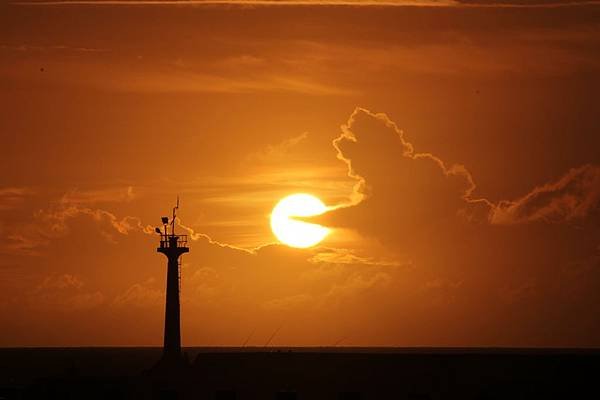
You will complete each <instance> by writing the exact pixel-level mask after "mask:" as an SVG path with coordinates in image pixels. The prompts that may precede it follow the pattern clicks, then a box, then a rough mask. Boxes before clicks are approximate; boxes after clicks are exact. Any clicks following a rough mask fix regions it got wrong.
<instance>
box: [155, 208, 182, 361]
mask: <svg viewBox="0 0 600 400" xmlns="http://www.w3.org/2000/svg"><path fill="white" fill-rule="evenodd" d="M178 209H179V196H178V197H177V204H176V205H175V207H173V216H172V217H171V219H170V220H169V217H162V223H163V229H164V230H162V229H161V228H156V232H157V233H158V234H160V245H159V247H158V248H157V249H156V251H157V252H159V253H162V254H164V255H165V256H167V283H166V289H167V290H166V302H165V332H164V344H163V355H162V358H161V359H160V361H159V363H158V365H157V366H159V367H160V366H163V367H174V366H179V365H184V359H183V357H182V354H181V321H180V319H181V318H180V307H179V292H180V288H181V255H182V254H184V253H188V252H189V251H190V249H189V248H188V247H187V235H179V234H175V221H176V218H177V214H176V213H177V210H178ZM169 228H171V229H170V230H169Z"/></svg>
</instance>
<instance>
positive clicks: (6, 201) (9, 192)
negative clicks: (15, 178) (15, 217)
mask: <svg viewBox="0 0 600 400" xmlns="http://www.w3.org/2000/svg"><path fill="white" fill-rule="evenodd" d="M32 194H34V191H33V190H32V189H30V188H25V187H5V188H0V211H1V210H9V209H12V208H15V207H17V206H18V205H19V204H21V203H22V202H23V201H24V200H25V199H26V198H27V197H28V196H30V195H32Z"/></svg>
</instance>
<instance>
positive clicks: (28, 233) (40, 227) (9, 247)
mask: <svg viewBox="0 0 600 400" xmlns="http://www.w3.org/2000/svg"><path fill="white" fill-rule="evenodd" d="M132 196H133V192H132V191H131V188H128V189H126V190H125V191H124V192H120V191H113V190H108V191H106V190H98V191H85V192H80V191H71V192H68V193H67V194H65V195H63V196H62V197H61V198H60V199H59V200H57V201H55V202H53V203H52V204H51V205H50V206H48V207H45V208H41V209H38V210H36V211H35V212H34V213H33V216H30V217H29V219H27V218H22V219H19V220H17V221H13V223H12V224H10V225H8V226H6V227H5V229H3V231H4V240H3V242H2V245H1V246H0V251H1V252H3V253H5V254H13V255H31V256H39V255H40V254H41V249H42V248H44V247H46V246H48V245H49V244H50V243H51V242H52V240H55V239H59V238H62V237H65V236H67V235H68V234H69V233H70V223H71V222H72V221H74V220H76V219H77V218H81V217H84V218H89V219H90V220H91V221H93V222H95V223H96V224H97V226H98V227H99V229H100V233H101V234H102V235H103V237H104V238H105V239H106V240H107V241H109V242H111V243H115V237H114V234H118V235H129V234H130V233H133V232H139V233H144V234H152V233H153V232H154V228H153V227H151V226H148V225H144V224H143V223H142V221H141V219H140V218H139V217H135V216H129V215H127V216H124V217H118V216H117V215H115V214H114V213H112V212H110V211H107V210H104V209H101V208H95V207H90V205H92V204H94V203H96V202H99V203H109V202H120V203H123V202H128V201H129V200H130V199H131V198H132Z"/></svg>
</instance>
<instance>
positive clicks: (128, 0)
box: [13, 0, 459, 7]
mask: <svg viewBox="0 0 600 400" xmlns="http://www.w3.org/2000/svg"><path fill="white" fill-rule="evenodd" d="M13 4H19V5H111V6H115V5H117V6H119V5H126V6H164V5H176V6H186V5H187V6H215V5H241V6H298V5H311V6H312V5H317V6H319V5H324V6H359V7H364V6H370V7H405V6H423V7H432V6H434V7H435V6H452V5H458V4H459V2H457V1H454V0H71V1H70V0H62V1H61V0H58V1H52V0H50V1H45V0H41V1H16V2H13Z"/></svg>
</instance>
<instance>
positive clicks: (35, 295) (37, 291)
mask: <svg viewBox="0 0 600 400" xmlns="http://www.w3.org/2000/svg"><path fill="white" fill-rule="evenodd" d="M104 300H105V298H104V295H103V294H102V292H100V291H88V290H86V288H85V284H84V282H83V281H82V280H81V278H79V277H78V276H75V275H71V274H60V275H50V276H47V277H46V278H44V279H43V280H42V282H41V283H39V284H38V285H37V286H36V287H35V288H34V289H33V290H32V291H30V292H29V293H28V296H27V299H26V301H27V304H28V306H29V307H32V308H34V309H43V310H51V311H82V310H88V309H91V308H96V307H98V306H100V305H102V304H103V303H104Z"/></svg>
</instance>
